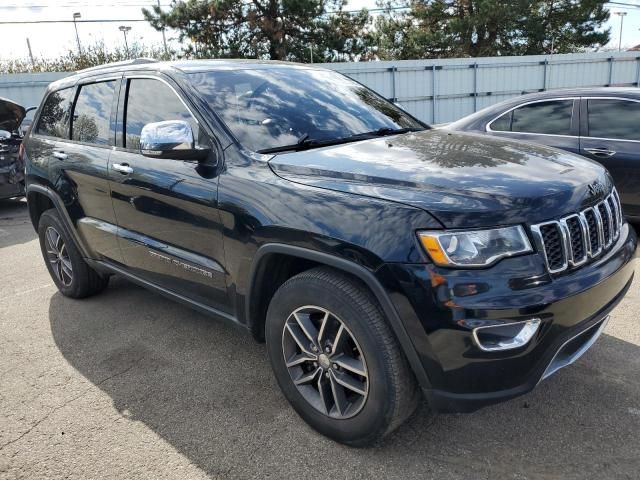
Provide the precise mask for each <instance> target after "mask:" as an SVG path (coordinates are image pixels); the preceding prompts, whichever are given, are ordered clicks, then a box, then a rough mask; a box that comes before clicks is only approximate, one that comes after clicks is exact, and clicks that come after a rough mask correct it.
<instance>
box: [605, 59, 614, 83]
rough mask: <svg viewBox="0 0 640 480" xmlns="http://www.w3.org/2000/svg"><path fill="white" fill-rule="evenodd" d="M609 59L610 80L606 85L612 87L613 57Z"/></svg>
mask: <svg viewBox="0 0 640 480" xmlns="http://www.w3.org/2000/svg"><path fill="white" fill-rule="evenodd" d="M607 60H608V61H609V82H608V83H607V85H606V86H607V87H610V86H611V82H612V81H613V57H609V58H608V59H607Z"/></svg>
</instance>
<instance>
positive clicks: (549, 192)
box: [269, 130, 611, 228]
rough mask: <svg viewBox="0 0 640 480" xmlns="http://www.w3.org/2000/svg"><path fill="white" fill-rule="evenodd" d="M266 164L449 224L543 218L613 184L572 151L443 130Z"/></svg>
mask: <svg viewBox="0 0 640 480" xmlns="http://www.w3.org/2000/svg"><path fill="white" fill-rule="evenodd" d="M269 163H270V165H271V167H272V169H273V171H274V172H275V173H276V174H277V175H279V176H281V177H283V178H286V179H288V180H290V181H294V182H298V183H303V184H307V185H312V186H317V187H321V188H326V189H332V190H337V191H342V192H349V193H356V194H360V195H367V196H371V197H376V198H382V199H386V200H390V201H395V202H401V203H404V204H408V205H412V206H415V207H418V208H421V209H424V210H426V211H428V212H429V213H431V214H432V215H433V216H434V217H436V218H437V219H438V220H439V221H440V223H442V224H443V226H444V227H447V228H475V227H487V226H495V225H507V224H515V223H536V222H541V221H544V220H547V219H551V218H554V217H558V216H560V215H562V214H565V213H568V212H572V211H576V210H579V209H581V208H584V207H585V206H586V205H589V204H592V203H594V202H595V201H596V200H599V199H600V198H602V197H603V196H604V194H605V192H608V191H609V189H610V188H611V181H610V178H609V176H608V174H607V172H606V170H605V169H604V168H602V167H601V166H600V165H598V164H597V163H595V162H592V161H590V160H587V159H585V158H582V157H579V156H577V155H573V154H570V153H567V152H564V151H561V150H557V149H553V148H549V147H544V146H540V145H534V144H530V143H524V142H517V141H511V140H505V139H500V138H495V137H488V136H483V135H477V134H472V133H462V132H450V131H446V130H427V131H422V132H417V133H410V134H404V135H397V136H393V137H385V138H378V139H372V140H364V141H360V142H355V143H348V144H342V145H336V146H331V147H325V148H320V149H315V150H306V151H299V152H291V153H285V154H279V155H276V156H275V157H273V158H272V159H271V160H270V161H269Z"/></svg>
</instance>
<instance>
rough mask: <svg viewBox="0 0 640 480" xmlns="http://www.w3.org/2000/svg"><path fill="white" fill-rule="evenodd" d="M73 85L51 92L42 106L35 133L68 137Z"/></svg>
mask: <svg viewBox="0 0 640 480" xmlns="http://www.w3.org/2000/svg"><path fill="white" fill-rule="evenodd" d="M75 91H76V89H75V87H70V88H64V89H62V90H58V91H57V92H52V93H51V94H49V96H48V97H47V100H46V101H45V102H44V105H43V106H42V111H41V112H40V117H39V119H38V127H37V128H36V133H38V134H40V135H47V136H49V137H56V138H69V114H70V113H71V104H72V102H73V94H74V93H75Z"/></svg>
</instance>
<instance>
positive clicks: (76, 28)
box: [73, 12, 82, 55]
mask: <svg viewBox="0 0 640 480" xmlns="http://www.w3.org/2000/svg"><path fill="white" fill-rule="evenodd" d="M80 17H81V15H80V12H75V13H74V14H73V28H75V30H76V42H78V55H82V48H80V37H79V36H78V25H77V24H76V20H77V19H78V18H80Z"/></svg>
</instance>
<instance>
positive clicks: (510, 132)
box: [487, 98, 580, 153]
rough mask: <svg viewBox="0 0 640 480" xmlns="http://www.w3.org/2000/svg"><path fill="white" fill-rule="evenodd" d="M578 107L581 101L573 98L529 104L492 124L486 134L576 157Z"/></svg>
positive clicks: (577, 145) (577, 147)
mask: <svg viewBox="0 0 640 480" xmlns="http://www.w3.org/2000/svg"><path fill="white" fill-rule="evenodd" d="M579 103H580V102H579V99H573V98H556V99H548V100H537V101H534V102H529V103H526V104H523V105H520V106H517V107H514V108H512V109H511V110H508V111H507V112H505V113H503V114H502V115H500V116H499V117H498V118H496V119H494V120H493V121H491V122H490V123H489V124H487V132H489V133H491V134H492V135H496V136H500V137H507V138H512V139H520V140H524V141H527V142H536V143H542V144H544V145H549V146H550V147H556V148H561V149H563V150H568V151H570V152H574V153H577V152H578V150H579V139H578V123H579V122H578V118H579V111H580V110H579Z"/></svg>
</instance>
